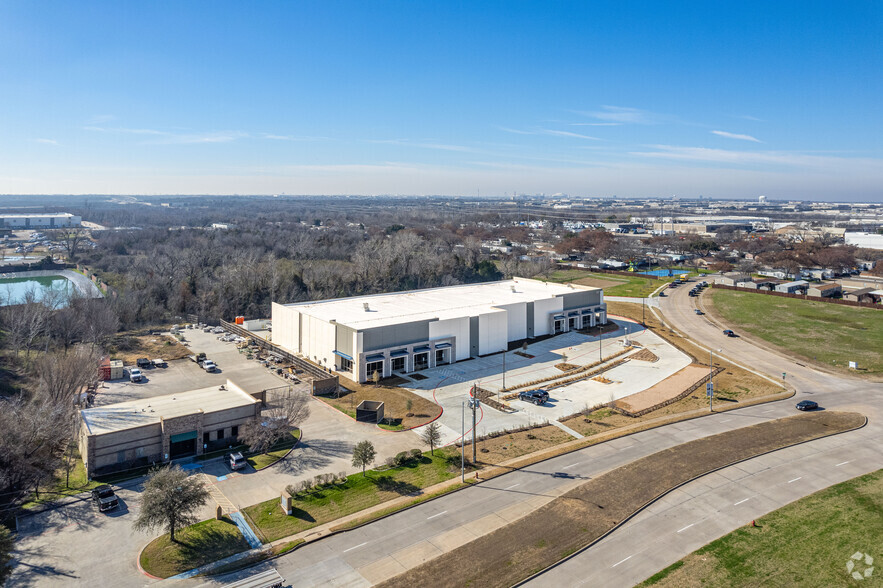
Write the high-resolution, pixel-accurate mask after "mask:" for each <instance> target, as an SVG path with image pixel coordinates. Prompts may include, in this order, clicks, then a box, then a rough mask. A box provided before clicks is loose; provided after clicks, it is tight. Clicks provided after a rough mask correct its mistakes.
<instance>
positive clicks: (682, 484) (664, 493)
mask: <svg viewBox="0 0 883 588" xmlns="http://www.w3.org/2000/svg"><path fill="white" fill-rule="evenodd" d="M785 418H791V417H785ZM777 420H778V419H777ZM867 424H868V417H865V420H864V422H863V423H862V424H861V425H859V426H857V427H853V428H852V429H846V430H844V431H837V432H836V433H828V434H827V435H822V436H821V437H816V438H814V439H807V440H806V441H799V442H797V443H791V444H790V445H785V446H783V447H779V448H777V449H771V450H769V451H764V452H763V453H758V454H757V455H752V456H751V457H746V458H744V459H737V460H735V461H733V462H731V463H728V464H725V465H722V466H720V467H716V468H713V469H710V470H708V471H707V472H705V473H702V474H698V475H696V476H693V477H692V478H690V479H689V480H684V481H683V482H681V483H679V484H677V485H675V486H672V487H671V488H669V489H668V490H666V491H665V492H662V493H661V494H659V495H658V496H657V497H656V498H653V499H652V500H649V501H648V502H647V503H645V504H643V505H642V506H641V507H640V508H638V510H636V511H635V512H633V513H632V514H630V515H628V516H627V517H625V518H624V519H623V520H621V521H619V522H618V523H616V525H614V526H613V527H611V528H610V529H608V530H607V531H606V532H604V533H603V534H602V535H601V536H600V537H598V538H597V539H595V540H593V541H591V542H590V543H589V544H588V545H586V546H585V547H581V548H580V549H578V550H576V551H575V552H573V553H571V554H570V555H568V556H566V557H564V558H563V559H560V560H558V561H557V562H555V563H553V564H552V565H550V566H548V567H546V568H543V569H542V570H540V571H539V572H536V573H534V574H532V575H531V576H528V577H527V578H524V579H523V580H521V581H520V582H517V583H516V584H513V585H512V587H513V588H515V587H516V586H524V585H525V584H527V583H528V582H530V581H531V580H535V579H537V578H538V577H540V576H542V575H543V574H545V573H546V572H548V571H549V570H552V569H554V568H556V567H558V566H560V565H561V564H563V563H566V562H567V561H569V560H571V559H573V558H574V557H576V556H577V555H580V554H581V553H583V552H585V551H586V550H588V549H589V548H590V547H592V546H594V545H596V544H597V543H598V542H599V541H601V540H603V539H604V538H605V537H607V536H608V535H610V534H611V533H613V532H614V531H616V530H617V529H618V528H620V527H621V526H623V525H624V524H626V523H627V522H628V521H630V520H631V519H633V518H635V516H636V515H637V514H639V513H640V512H641V511H643V510H644V509H645V508H647V507H648V506H650V505H651V504H653V503H654V502H656V501H658V500H659V499H660V498H662V497H663V496H665V495H667V494H670V493H671V492H673V491H675V490H677V489H678V488H681V487H683V486H686V485H687V484H689V483H690V482H694V481H696V480H698V479H700V478H704V477H705V476H707V475H708V474H713V473H714V472H717V471H720V470H722V469H724V468H728V467H730V466H733V465H736V464H738V463H743V462H746V461H748V460H750V459H756V458H758V457H761V456H764V455H769V454H770V453H775V452H776V451H782V450H783V449H788V448H790V447H797V446H798V445H804V444H805V443H812V442H813V441H818V440H819V439H825V438H827V437H833V436H834V435H843V434H844V433H851V432H853V431H858V430H859V429H862V428H864V427H865V426H867Z"/></svg>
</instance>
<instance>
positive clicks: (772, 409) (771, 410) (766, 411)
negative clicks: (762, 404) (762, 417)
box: [760, 408, 776, 414]
mask: <svg viewBox="0 0 883 588" xmlns="http://www.w3.org/2000/svg"><path fill="white" fill-rule="evenodd" d="M774 410H776V409H775V408H771V409H769V410H765V411H763V412H762V413H760V414H766V413H768V412H773V411H774Z"/></svg>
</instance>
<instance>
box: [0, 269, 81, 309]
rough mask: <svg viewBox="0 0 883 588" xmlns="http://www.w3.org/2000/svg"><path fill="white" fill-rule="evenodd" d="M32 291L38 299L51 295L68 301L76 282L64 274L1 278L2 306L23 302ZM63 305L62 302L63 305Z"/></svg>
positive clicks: (0, 302) (0, 293)
mask: <svg viewBox="0 0 883 588" xmlns="http://www.w3.org/2000/svg"><path fill="white" fill-rule="evenodd" d="M7 275H8V274H7ZM31 291H33V292H34V294H35V295H36V298H37V299H38V300H42V299H45V298H46V297H47V296H50V297H52V298H53V299H58V300H60V301H62V300H63V301H66V300H67V299H68V297H69V296H70V295H71V293H72V292H73V291H74V284H73V283H72V282H71V281H70V280H68V279H67V278H65V277H64V276H40V277H30V278H2V279H0V306H7V305H10V304H21V303H22V302H24V300H25V298H26V296H27V294H28V292H31ZM63 305H64V304H63V303H62V304H61V306H63Z"/></svg>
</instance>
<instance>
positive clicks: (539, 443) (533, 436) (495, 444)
mask: <svg viewBox="0 0 883 588" xmlns="http://www.w3.org/2000/svg"><path fill="white" fill-rule="evenodd" d="M571 440H573V437H571V436H570V435H568V434H567V433H565V432H564V431H562V430H561V429H559V428H558V427H556V426H554V425H546V426H544V427H537V428H536V429H531V430H530V431H519V432H517V433H504V434H502V435H500V436H499V437H494V438H493V439H484V440H482V439H479V440H478V455H477V457H478V462H479V463H480V464H498V463H502V462H504V461H506V460H509V459H512V458H513V457H521V456H522V455H527V454H528V453H533V452H534V451H540V450H542V449H546V448H548V447H553V446H555V445H558V444H559V443H564V442H566V441H571ZM466 454H467V455H468V456H469V457H470V459H471V457H472V443H467V445H466Z"/></svg>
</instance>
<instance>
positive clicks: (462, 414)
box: [460, 402, 466, 482]
mask: <svg viewBox="0 0 883 588" xmlns="http://www.w3.org/2000/svg"><path fill="white" fill-rule="evenodd" d="M460 407H461V409H462V410H461V412H460V481H461V482H465V481H466V403H465V402H462V403H460Z"/></svg>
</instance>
